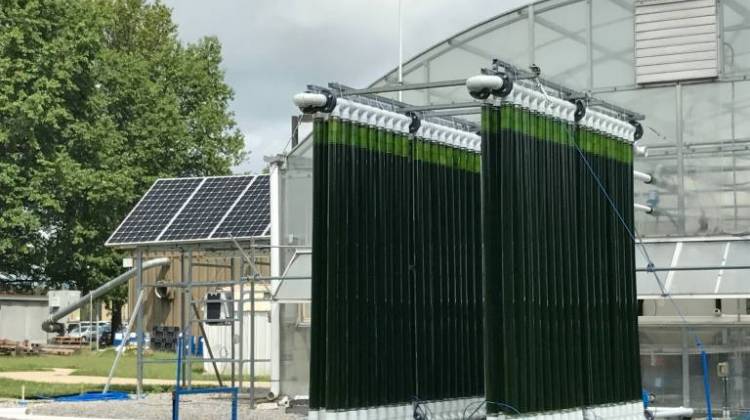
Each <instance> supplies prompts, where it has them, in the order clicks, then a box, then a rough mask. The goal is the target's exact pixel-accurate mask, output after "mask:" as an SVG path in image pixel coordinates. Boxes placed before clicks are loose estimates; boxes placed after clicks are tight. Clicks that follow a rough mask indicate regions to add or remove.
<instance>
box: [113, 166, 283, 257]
mask: <svg viewBox="0 0 750 420" xmlns="http://www.w3.org/2000/svg"><path fill="white" fill-rule="evenodd" d="M238 177H249V181H248V185H246V186H245V187H243V189H242V192H241V193H240V195H239V196H238V197H237V198H236V199H235V201H234V202H233V204H232V205H231V206H230V207H229V208H228V209H227V211H226V212H225V213H224V214H223V215H222V217H221V218H220V219H219V221H218V222H217V223H216V225H215V226H214V227H213V228H212V229H211V232H210V234H209V235H208V237H202V238H191V239H169V240H162V239H161V237H162V236H163V235H164V233H165V232H167V231H168V230H169V228H170V227H171V225H172V223H173V222H174V220H175V219H176V218H177V217H178V216H179V215H180V214H181V212H182V211H183V210H184V209H185V208H186V207H187V206H188V205H189V204H190V200H191V199H192V198H193V197H194V196H195V195H196V193H197V192H198V191H199V190H200V188H201V187H202V186H203V185H204V184H205V181H206V180H208V179H214V178H238ZM261 178H268V179H269V186H268V194H269V200H268V201H267V202H266V203H265V206H264V207H265V208H268V211H267V212H265V214H266V215H267V216H268V217H267V218H268V220H269V223H268V225H267V226H265V228H264V229H263V231H262V234H260V235H251V236H235V237H234V238H232V235H231V234H230V236H223V237H218V238H214V237H213V235H214V234H215V233H216V231H217V230H218V229H219V227H220V226H221V225H222V223H224V221H225V219H226V218H227V216H229V214H231V213H232V211H233V210H234V209H235V207H236V206H237V205H238V204H239V203H240V202H241V201H242V200H243V199H244V198H245V197H246V195H245V194H246V193H248V191H250V190H251V189H252V186H253V184H255V182H256V181H257V180H259V179H261ZM198 179H200V180H201V182H199V183H198V184H197V185H196V186H195V187H194V189H193V191H192V192H191V194H190V196H189V197H188V198H187V199H186V200H185V201H184V202H183V203H182V205H181V206H180V208H179V210H178V211H177V212H175V214H173V215H171V217H170V221H169V223H168V224H167V225H166V226H165V227H164V228H163V229H162V231H161V232H160V234H159V235H158V237H157V239H156V240H146V241H142V240H134V241H129V242H122V241H118V242H113V241H112V238H114V237H115V235H117V233H118V232H120V230H121V229H122V228H123V226H125V225H126V223H127V222H128V221H129V220H130V219H131V217H132V216H133V214H134V212H135V211H136V210H137V209H138V208H139V206H141V205H142V204H143V202H144V200H145V199H146V198H147V197H148V196H149V194H150V193H152V192H153V190H154V187H155V186H156V185H157V184H158V183H159V182H160V181H162V182H163V181H175V180H198ZM261 193H262V192H261ZM269 231H270V176H269V175H266V174H259V175H224V176H208V177H170V178H158V179H156V180H155V181H154V183H153V184H152V185H151V186H150V187H149V189H148V190H147V191H146V193H145V194H144V195H143V196H142V197H141V198H140V199H139V200H138V202H137V203H136V205H135V206H133V208H132V209H130V211H129V212H128V214H127V216H125V218H124V219H123V220H122V221H121V222H120V224H119V225H118V226H117V228H116V229H115V230H114V231H113V232H112V234H111V235H110V236H109V238H108V239H107V241H106V242H105V246H108V247H112V248H119V249H133V248H142V247H148V248H152V247H153V248H163V247H175V246H182V245H200V244H211V245H216V244H221V243H232V239H234V240H237V241H239V242H247V241H249V240H263V239H268V238H270V236H269V234H268V232H269ZM233 246H234V245H232V247H233Z"/></svg>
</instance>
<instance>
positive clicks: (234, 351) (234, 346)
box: [229, 271, 242, 387]
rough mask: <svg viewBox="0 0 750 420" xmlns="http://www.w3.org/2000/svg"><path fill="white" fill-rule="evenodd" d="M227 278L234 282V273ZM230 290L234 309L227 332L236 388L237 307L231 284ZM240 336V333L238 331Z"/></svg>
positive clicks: (233, 381)
mask: <svg viewBox="0 0 750 420" xmlns="http://www.w3.org/2000/svg"><path fill="white" fill-rule="evenodd" d="M229 277H230V278H232V280H234V271H232V273H231V274H230V275H229ZM231 290H232V309H235V310H234V311H232V319H231V321H229V322H230V327H229V330H230V331H231V336H232V341H231V343H232V355H231V357H230V358H231V359H232V362H231V363H230V365H231V367H232V387H235V386H237V384H236V383H235V381H236V377H235V375H236V371H235V369H236V366H235V365H236V364H237V362H236V359H237V354H236V350H237V341H236V340H235V335H236V333H237V332H236V331H235V328H234V327H235V322H236V320H237V311H236V307H237V305H236V302H234V284H232V286H231ZM240 336H242V331H240ZM240 358H242V356H240ZM240 376H242V371H240Z"/></svg>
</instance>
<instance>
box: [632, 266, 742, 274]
mask: <svg viewBox="0 0 750 420" xmlns="http://www.w3.org/2000/svg"><path fill="white" fill-rule="evenodd" d="M717 270H750V265H730V266H722V265H703V266H696V267H652V268H649V267H642V268H636V269H635V271H637V272H641V273H643V272H649V271H717Z"/></svg>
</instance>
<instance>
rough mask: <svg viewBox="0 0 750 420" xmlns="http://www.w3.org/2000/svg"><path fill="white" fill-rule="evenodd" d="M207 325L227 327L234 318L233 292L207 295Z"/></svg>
mask: <svg viewBox="0 0 750 420" xmlns="http://www.w3.org/2000/svg"><path fill="white" fill-rule="evenodd" d="M204 313H205V314H206V318H205V319H206V320H207V321H206V324H208V325H227V324H229V323H231V322H232V318H234V302H233V301H232V292H215V293H206V306H205V311H204Z"/></svg>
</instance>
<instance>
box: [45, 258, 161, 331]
mask: <svg viewBox="0 0 750 420" xmlns="http://www.w3.org/2000/svg"><path fill="white" fill-rule="evenodd" d="M169 263H170V261H169V258H155V259H153V260H148V261H146V262H144V263H143V270H148V269H150V268H155V267H165V266H168V265H169ZM137 270H138V268H137V267H134V268H131V269H130V270H128V271H126V272H124V273H122V274H120V275H119V276H117V277H115V278H113V279H112V280H110V281H108V282H106V283H104V284H103V285H101V286H99V287H97V288H96V289H94V290H93V291H91V292H89V293H88V294H87V295H86V296H83V297H82V298H80V299H79V300H78V301H76V302H74V303H71V304H70V305H68V306H66V307H64V308H62V309H59V310H58V311H57V312H55V313H54V314H52V315H50V317H49V318H47V319H46V320H45V321H44V322H43V323H42V330H44V331H46V332H48V333H52V332H62V325H60V324H58V323H57V321H58V320H60V319H61V318H63V317H64V316H66V315H68V314H70V313H71V312H73V311H75V310H76V309H79V308H81V307H83V305H85V304H86V303H88V302H89V301H90V300H93V299H98V298H100V297H102V296H104V295H105V294H107V293H109V291H110V290H112V289H114V288H115V287H117V286H120V285H121V284H123V283H125V282H126V281H128V280H129V279H130V278H131V277H133V276H135V274H136V271H137Z"/></svg>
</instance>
